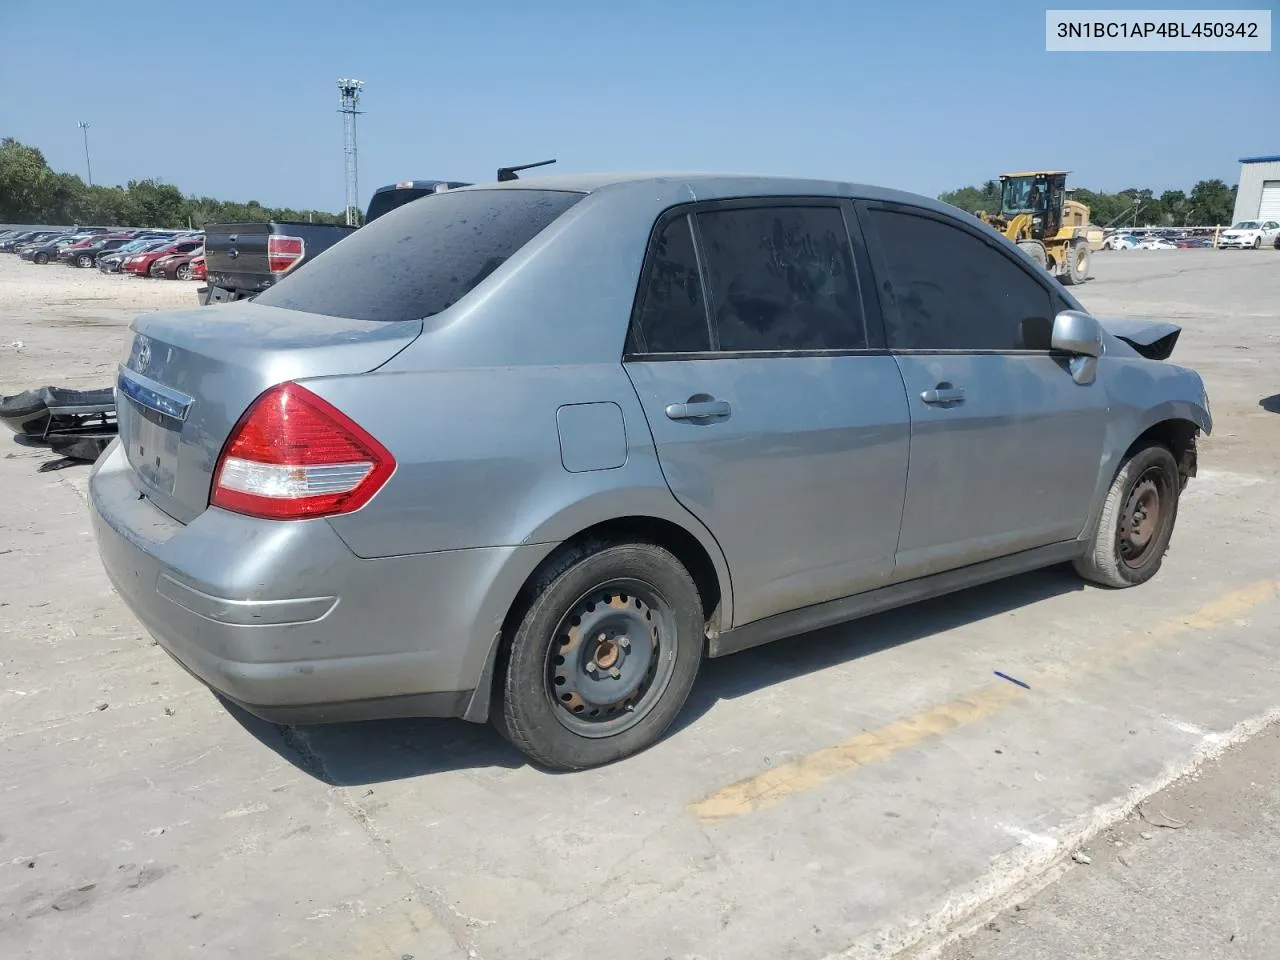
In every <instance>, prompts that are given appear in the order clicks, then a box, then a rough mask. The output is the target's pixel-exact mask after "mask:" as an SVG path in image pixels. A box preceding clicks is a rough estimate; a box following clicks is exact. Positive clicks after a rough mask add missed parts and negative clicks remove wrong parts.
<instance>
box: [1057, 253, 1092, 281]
mask: <svg viewBox="0 0 1280 960" xmlns="http://www.w3.org/2000/svg"><path fill="white" fill-rule="evenodd" d="M1088 279H1089V247H1088V245H1087V244H1083V243H1073V244H1071V246H1069V247H1067V262H1066V266H1065V269H1064V270H1063V271H1062V282H1063V283H1064V284H1066V285H1067V286H1072V285H1073V284H1077V283H1084V282H1085V281H1086V280H1088Z"/></svg>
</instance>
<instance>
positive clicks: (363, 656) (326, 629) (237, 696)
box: [89, 441, 545, 723]
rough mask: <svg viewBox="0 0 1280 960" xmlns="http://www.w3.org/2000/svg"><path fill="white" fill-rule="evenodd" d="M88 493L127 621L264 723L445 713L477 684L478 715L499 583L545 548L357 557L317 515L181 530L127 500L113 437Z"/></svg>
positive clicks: (496, 621) (222, 515)
mask: <svg viewBox="0 0 1280 960" xmlns="http://www.w3.org/2000/svg"><path fill="white" fill-rule="evenodd" d="M89 492H90V512H91V514H92V521H93V527H94V535H95V537H96V540H97V543H98V549H99V553H100V554H101V557H102V562H103V566H104V567H105V569H106V572H107V575H108V577H109V578H110V580H111V582H112V584H113V585H114V586H115V588H116V591H117V592H118V593H119V595H120V596H121V598H122V599H123V600H124V601H125V603H126V604H127V605H128V606H129V608H130V609H131V610H132V611H133V613H134V615H135V616H137V618H138V619H139V620H140V621H141V622H142V623H143V625H144V626H145V627H146V628H147V630H148V631H149V632H150V633H151V634H152V636H153V637H155V639H156V640H157V641H158V643H159V644H160V646H162V647H163V648H164V649H165V650H166V651H167V652H168V653H169V654H170V655H171V656H173V657H174V659H176V660H177V661H178V662H179V663H181V664H182V665H183V666H184V667H185V668H186V669H187V670H188V671H189V672H190V673H192V674H193V675H195V676H196V677H197V678H198V679H200V680H201V681H202V682H203V683H205V684H206V685H207V686H209V687H210V688H212V689H213V690H214V691H216V692H217V693H219V694H221V695H222V696H224V697H225V698H226V699H228V700H231V701H233V702H235V703H237V704H239V705H241V706H243V707H244V708H245V709H247V710H249V711H250V712H251V713H254V714H257V715H258V716H261V717H263V718H265V719H267V720H271V721H274V722H289V723H316V722H331V721H338V720H354V719H368V718H373V717H389V716H461V715H463V714H464V713H467V711H468V708H469V704H470V703H471V701H472V693H473V691H474V690H475V689H476V688H477V687H480V686H482V685H484V686H485V687H486V693H485V703H486V705H487V684H483V680H484V678H485V676H486V669H487V667H488V665H489V664H490V662H491V658H490V650H491V649H492V647H493V641H494V638H495V636H496V634H497V631H498V630H499V629H500V627H501V623H502V618H503V617H504V616H505V614H506V605H507V604H509V602H510V600H511V598H512V597H514V590H511V588H510V587H509V586H507V585H506V583H505V578H506V576H507V575H508V573H509V571H510V569H511V566H512V563H513V561H514V562H515V566H516V567H520V568H523V566H525V565H526V564H532V565H536V563H537V562H538V561H539V560H540V559H541V556H543V555H544V554H545V551H544V550H542V549H541V548H539V547H534V546H529V547H494V548H483V549H474V550H451V551H440V552H435V553H426V554H414V555H410V556H400V557H390V558H384V559H377V560H364V559H361V558H359V557H356V556H355V554H353V553H352V552H351V550H350V549H349V548H348V547H347V546H346V544H345V543H344V542H343V541H342V540H341V539H340V538H339V537H338V535H337V533H335V532H334V530H333V528H332V527H331V526H330V525H329V523H328V522H327V521H325V520H322V519H321V520H306V521H297V522H283V523H282V522H276V521H263V520H254V519H252V518H249V517H243V516H240V515H238V514H233V513H228V512H225V511H222V510H217V509H210V510H207V511H205V512H204V513H203V514H201V515H200V516H198V517H197V518H196V519H195V520H193V521H192V522H191V523H190V524H188V525H185V526H184V525H183V524H180V523H178V522H177V521H176V520H173V519H172V518H171V517H169V516H168V515H167V514H165V513H163V512H162V511H160V510H159V509H158V508H157V507H155V506H154V505H153V504H152V503H151V502H150V501H149V500H147V499H145V498H143V497H141V496H140V494H139V490H138V488H137V486H136V483H135V475H134V473H133V470H132V469H131V468H130V467H129V465H128V462H127V461H126V459H125V456H124V453H123V450H122V449H121V447H120V445H119V443H118V441H117V442H116V443H113V445H112V446H111V447H110V448H109V449H108V451H107V452H106V453H105V454H104V455H103V456H102V458H101V459H100V460H99V461H98V463H97V464H96V465H95V466H94V469H93V473H92V475H91V478H90V484H89ZM529 569H532V566H530V567H529ZM521 582H522V581H521ZM495 584H498V585H499V587H500V588H499V589H498V590H497V591H495V590H494V586H495ZM508 592H509V594H510V595H505V594H506V593H508ZM468 715H469V716H470V714H468Z"/></svg>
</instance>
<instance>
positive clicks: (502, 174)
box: [498, 160, 555, 183]
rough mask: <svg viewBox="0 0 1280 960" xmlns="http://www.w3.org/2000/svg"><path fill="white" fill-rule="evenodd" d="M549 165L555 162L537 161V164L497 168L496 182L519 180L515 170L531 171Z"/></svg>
mask: <svg viewBox="0 0 1280 960" xmlns="http://www.w3.org/2000/svg"><path fill="white" fill-rule="evenodd" d="M549 163H555V161H554V160H539V161H538V162H537V163H526V164H522V165H521V166H518V167H499V168H498V182H499V183H501V182H503V181H506V180H519V179H520V178H519V177H517V176H516V171H517V170H532V169H533V168H534V167H545V166H546V165H547V164H549Z"/></svg>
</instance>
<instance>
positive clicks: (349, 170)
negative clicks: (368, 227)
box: [338, 78, 364, 227]
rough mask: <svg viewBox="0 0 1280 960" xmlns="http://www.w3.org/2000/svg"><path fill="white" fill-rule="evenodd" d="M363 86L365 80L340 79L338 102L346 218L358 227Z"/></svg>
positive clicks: (348, 222)
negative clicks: (359, 119)
mask: <svg viewBox="0 0 1280 960" xmlns="http://www.w3.org/2000/svg"><path fill="white" fill-rule="evenodd" d="M363 87H364V81H363V80H351V79H348V78H341V79H339V80H338V102H339V103H340V104H341V106H339V108H338V112H339V113H340V114H342V155H343V160H344V162H345V167H346V171H345V172H346V186H347V205H346V215H347V216H346V219H347V226H357V227H358V226H359V225H360V223H359V219H360V212H359V211H360V173H359V169H358V166H357V163H356V116H357V115H358V114H361V113H363V112H364V111H363V110H359V109H357V107H359V105H360V91H361V89H362V88H363Z"/></svg>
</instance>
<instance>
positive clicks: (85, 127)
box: [76, 120, 93, 187]
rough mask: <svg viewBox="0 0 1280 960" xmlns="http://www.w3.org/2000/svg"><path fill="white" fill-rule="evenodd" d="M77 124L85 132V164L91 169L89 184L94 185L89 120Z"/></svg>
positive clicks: (87, 168)
mask: <svg viewBox="0 0 1280 960" xmlns="http://www.w3.org/2000/svg"><path fill="white" fill-rule="evenodd" d="M76 126H78V127H79V128H80V132H81V133H83V134H84V165H85V169H86V170H88V171H89V186H91V187H92V186H93V164H91V163H90V162H89V121H88V120H81V121H79V122H78V123H77V124H76Z"/></svg>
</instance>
